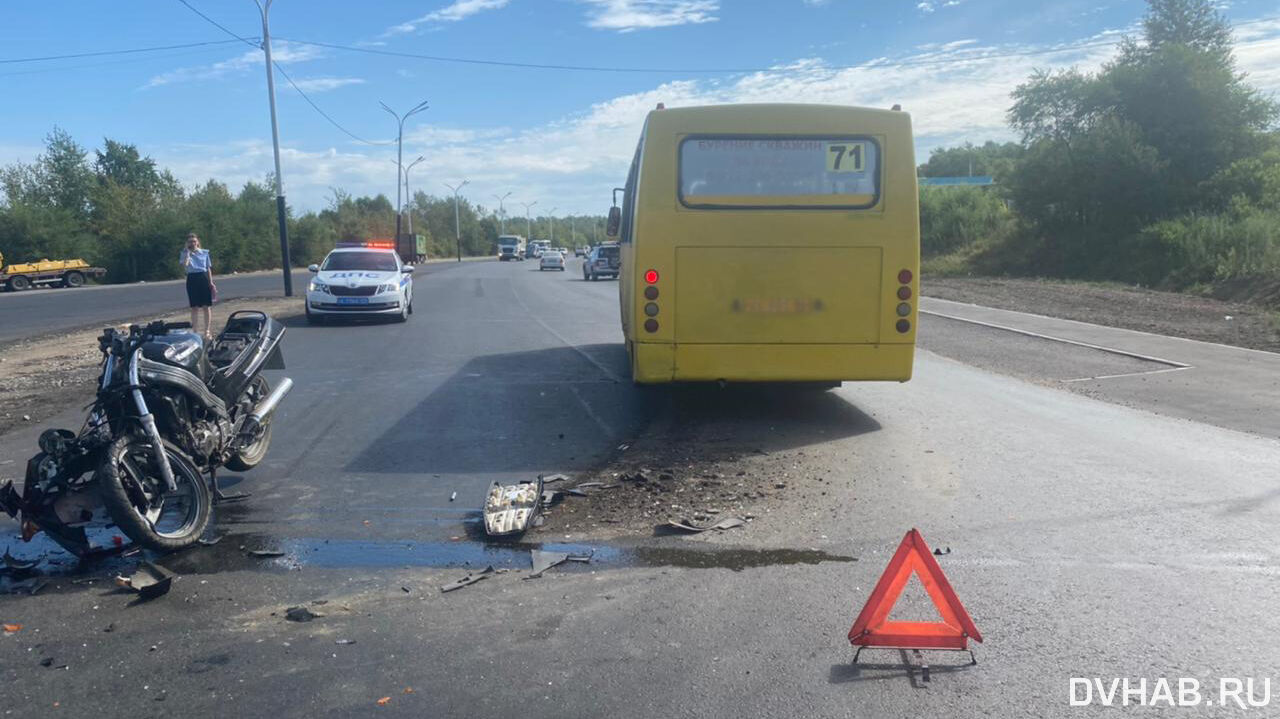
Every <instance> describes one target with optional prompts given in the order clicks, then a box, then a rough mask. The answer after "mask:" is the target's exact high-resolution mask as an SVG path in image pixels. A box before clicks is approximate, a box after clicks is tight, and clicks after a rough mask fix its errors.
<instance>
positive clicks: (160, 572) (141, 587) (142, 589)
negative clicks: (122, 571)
mask: <svg viewBox="0 0 1280 719" xmlns="http://www.w3.org/2000/svg"><path fill="white" fill-rule="evenodd" d="M175 576H176V575H175V574H174V573H173V572H170V571H169V570H167V569H165V568H164V567H161V566H159V565H156V564H152V563H151V562H143V563H142V564H140V565H138V571H137V572H135V573H134V575H133V576H132V577H125V576H117V577H116V585H117V586H119V587H123V588H124V589H129V590H132V591H135V592H137V593H138V596H139V597H140V598H141V599H142V600H143V601H150V600H152V599H155V598H156V597H160V596H164V595H165V594H168V593H169V589H170V587H172V586H173V578H174V577H175Z"/></svg>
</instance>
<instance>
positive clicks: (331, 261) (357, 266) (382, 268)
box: [320, 252, 396, 272]
mask: <svg viewBox="0 0 1280 719" xmlns="http://www.w3.org/2000/svg"><path fill="white" fill-rule="evenodd" d="M320 269H321V270H324V271H326V272H328V271H332V270H369V271H371V272H395V270H396V258H395V256H394V255H392V254H391V253H390V252H334V253H333V254H331V255H329V256H328V257H326V258H325V260H324V266H323V267H321V268H320Z"/></svg>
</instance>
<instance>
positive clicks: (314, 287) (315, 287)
mask: <svg viewBox="0 0 1280 719" xmlns="http://www.w3.org/2000/svg"><path fill="white" fill-rule="evenodd" d="M307 289H308V290H310V291H311V292H328V291H329V285H326V284H325V283H323V282H321V281H320V280H311V284H310V285H308V286H307Z"/></svg>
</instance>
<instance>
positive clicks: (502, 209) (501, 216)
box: [493, 192, 511, 235]
mask: <svg viewBox="0 0 1280 719" xmlns="http://www.w3.org/2000/svg"><path fill="white" fill-rule="evenodd" d="M508 197H511V193H510V192H508V193H507V194H505V195H503V196H501V197H499V196H497V195H493V199H495V200H497V201H498V220H499V221H500V222H501V223H502V231H501V232H500V233H499V234H503V235H505V234H507V208H506V206H505V205H503V204H502V203H503V202H504V201H505V200H506V199H507V198H508Z"/></svg>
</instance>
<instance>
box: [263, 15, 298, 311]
mask: <svg viewBox="0 0 1280 719" xmlns="http://www.w3.org/2000/svg"><path fill="white" fill-rule="evenodd" d="M271 1H272V0H253V2H254V4H255V5H257V6H258V14H260V15H261V16H262V51H263V53H264V54H266V56H267V102H268V104H269V105H270V106H271V149H272V152H273V153H274V154H275V160H276V222H277V224H278V225H279V229H280V266H281V269H282V271H283V272H284V296H285V297H293V267H292V265H293V263H292V262H291V261H290V260H289V224H288V221H287V218H286V215H285V212H286V208H285V203H284V182H283V180H282V179H281V177H280V123H279V122H277V121H276V78H275V66H274V65H273V64H272V63H271V29H270V28H269V27H268V23H267V15H268V14H269V13H270V12H271Z"/></svg>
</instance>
